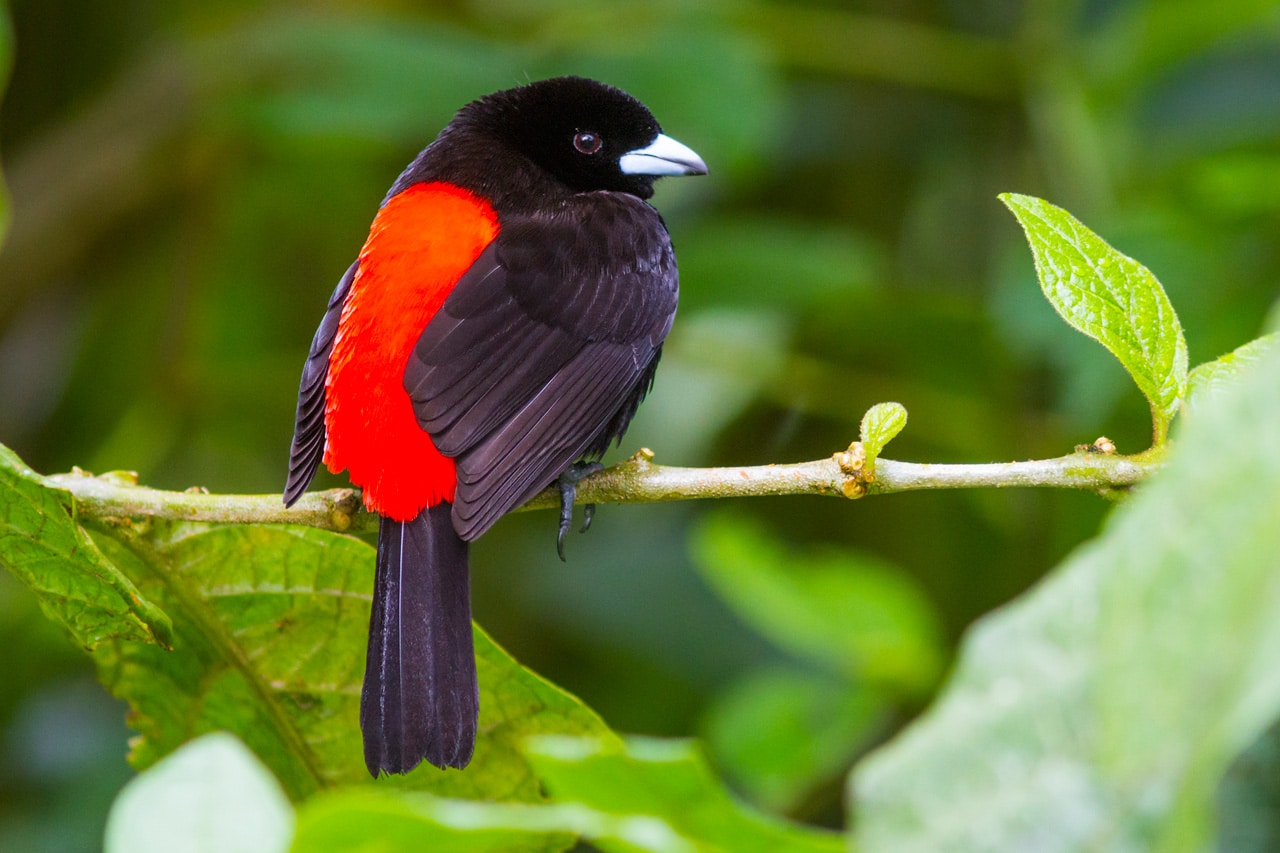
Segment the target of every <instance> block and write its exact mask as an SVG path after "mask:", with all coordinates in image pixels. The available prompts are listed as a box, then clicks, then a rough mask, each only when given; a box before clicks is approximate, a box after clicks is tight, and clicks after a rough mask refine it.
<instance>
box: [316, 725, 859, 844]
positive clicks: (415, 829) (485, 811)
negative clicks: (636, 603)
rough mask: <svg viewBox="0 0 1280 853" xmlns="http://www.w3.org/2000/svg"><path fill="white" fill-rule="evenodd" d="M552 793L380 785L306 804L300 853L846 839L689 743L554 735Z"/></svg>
mask: <svg viewBox="0 0 1280 853" xmlns="http://www.w3.org/2000/svg"><path fill="white" fill-rule="evenodd" d="M528 752H529V757H530V760H531V761H532V762H533V763H534V766H535V767H536V768H537V771H538V775H539V776H540V777H541V778H543V779H544V780H545V781H546V785H547V790H548V792H549V793H550V794H551V798H552V802H550V803H547V804H545V805H530V804H521V803H478V802H468V801H463V800H450V799H443V798H440V797H435V796H430V795H425V794H415V793H405V792H390V791H385V790H383V791H374V790H369V789H367V788H366V789H362V790H346V791H341V792H338V793H336V794H331V795H323V796H320V797H317V798H315V799H313V800H310V801H308V802H307V803H306V804H304V805H303V807H302V809H301V810H300V812H299V816H298V833H297V838H296V841H295V843H294V847H293V853H344V851H364V850H373V849H376V850H387V851H391V850H432V851H446V852H447V851H458V853H470V851H503V852H504V853H506V851H524V850H530V851H533V850H564V849H567V848H568V847H570V846H572V845H573V844H574V842H575V840H576V839H578V838H581V839H582V840H584V841H587V842H589V843H590V844H591V845H592V846H593V848H597V849H600V850H604V851H615V850H616V851H627V853H635V851H653V853H681V851H690V853H693V851H724V853H731V851H732V853H751V851H757V850H758V851H769V853H774V851H777V853H817V851H831V852H832V853H834V851H837V850H842V849H843V843H842V841H841V839H840V837H839V836H837V835H835V834H834V833H831V832H826V831H822V830H816V829H812V828H809V827H804V826H800V825H797V824H791V823H788V822H786V821H783V820H778V819H776V818H770V817H767V816H765V815H761V814H758V813H756V812H754V811H752V810H751V809H749V808H747V807H745V806H743V805H742V804H741V803H739V802H737V801H736V800H734V799H733V797H731V796H730V795H729V794H728V793H727V792H726V791H725V789H724V788H723V786H721V785H720V783H719V782H718V781H716V779H715V778H714V777H713V775H712V774H711V771H710V770H709V769H708V768H707V765H706V762H705V761H704V760H703V759H702V756H701V755H700V754H699V753H698V751H697V750H696V749H695V748H694V747H693V746H692V744H690V743H688V742H684V741H658V740H647V739H634V740H631V741H628V742H627V743H626V744H625V745H624V744H623V743H622V742H621V741H618V740H617V739H616V738H606V739H601V738H592V737H567V736H544V737H539V738H534V739H533V740H532V741H530V743H529V744H528Z"/></svg>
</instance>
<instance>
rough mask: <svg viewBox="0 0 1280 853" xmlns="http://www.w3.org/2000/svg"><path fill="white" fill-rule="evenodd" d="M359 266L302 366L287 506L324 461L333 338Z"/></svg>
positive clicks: (350, 271)
mask: <svg viewBox="0 0 1280 853" xmlns="http://www.w3.org/2000/svg"><path fill="white" fill-rule="evenodd" d="M358 266H359V264H358V263H355V264H352V265H351V266H350V267H348V268H347V272H346V274H344V275H343V276H342V279H341V280H340V281H339V282H338V286H337V288H335V289H334V291H333V296H331V297H329V307H328V308H326V309H325V312H324V317H323V318H322V319H321V320H320V327H319V328H318V329H316V335H315V337H314V338H312V339H311V351H310V352H309V353H308V354H307V360H306V362H305V363H304V364H303V365H302V382H301V384H300V385H299V387H298V413H297V416H296V417H295V419H294V424H293V445H292V446H291V447H290V448H289V479H288V481H287V482H286V483H285V487H284V502H285V505H286V506H293V504H294V503H295V502H296V501H297V500H298V498H300V497H302V493H303V492H305V491H306V490H307V486H309V485H310V484H311V478H312V477H314V476H315V474H316V468H317V467H319V465H320V460H321V459H322V458H323V457H324V440H325V433H324V405H325V390H324V386H325V378H326V377H327V376H328V374H329V352H330V351H331V350H332V349H333V338H334V335H336V334H337V333H338V320H339V319H340V318H341V316H342V303H343V302H345V301H346V299H347V293H348V292H349V291H350V290H351V282H352V280H354V279H355V275H356V269H357V267H358Z"/></svg>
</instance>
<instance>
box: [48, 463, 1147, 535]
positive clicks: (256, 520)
mask: <svg viewBox="0 0 1280 853" xmlns="http://www.w3.org/2000/svg"><path fill="white" fill-rule="evenodd" d="M856 446H857V445H855V447H856ZM1159 466H1160V461H1159V459H1157V458H1153V457H1152V456H1149V455H1139V456H1120V455H1117V454H1114V453H1100V452H1093V451H1090V450H1080V451H1077V452H1075V453H1072V454H1069V455H1067V456H1059V457H1057V458H1054V459H1036V460H1030V461H1026V462H990V463H985V464H976V465H942V464H929V463H919V462H897V461H894V460H892V459H878V460H876V461H875V467H874V470H873V471H872V470H867V469H865V468H864V467H863V466H862V464H861V462H860V461H857V456H856V454H851V453H850V452H849V451H845V452H842V453H837V454H835V455H834V456H833V457H832V458H831V459H818V460H815V461H813V462H799V463H795V464H790V465H756V466H749V467H742V468H679V467H675V466H669V465H657V464H655V463H654V462H653V453H652V451H649V450H641V451H640V452H639V453H637V454H636V455H635V456H633V457H631V458H630V459H628V460H626V461H625V462H622V463H620V464H618V465H615V466H613V467H612V468H608V469H606V470H604V471H601V472H600V473H598V474H594V475H592V476H590V477H587V478H586V479H584V480H583V481H582V482H581V483H580V484H579V485H578V501H579V502H580V503H656V502H659V501H678V500H694V499H700V498H729V497H762V496H765V495H829V496H832V497H844V498H859V497H862V496H864V495H885V494H892V493H894V492H906V491H915V490H919V489H962V488H1008V487H1011V486H1023V487H1027V486H1040V487H1049V488H1065V489H1086V490H1089V491H1096V492H1109V491H1113V490H1116V489H1125V488H1128V487H1129V486H1132V485H1134V484H1136V483H1138V482H1140V481H1141V480H1143V479H1144V478H1145V477H1147V476H1149V475H1150V474H1152V473H1154V471H1155V470H1156V469H1158V468H1159ZM46 480H47V481H48V482H49V484H50V485H53V486H56V487H57V488H61V489H65V490H66V491H68V492H70V493H71V495H72V496H73V497H74V498H75V499H76V504H77V509H78V511H79V512H81V513H82V514H84V515H88V516H93V517H96V518H102V519H113V518H118V519H122V520H123V519H146V518H165V519H170V520H180V521H204V522H220V523H230V524H237V523H238V524H301V525H306V526H308V527H319V528H324V529H327V530H338V531H361V530H372V529H374V526H375V520H374V517H373V516H372V515H371V514H370V513H368V512H365V511H364V510H363V509H362V508H361V506H360V497H359V492H358V491H356V490H354V489H330V490H328V491H323V492H310V493H308V494H306V495H304V496H303V497H302V499H301V500H299V501H298V502H297V503H296V504H294V505H293V506H292V507H288V508H286V507H285V506H284V504H283V503H282V502H281V499H280V497H279V495H211V494H207V493H205V492H203V491H201V490H188V491H185V492H166V491H161V490H159V489H150V488H147V487H145V486H139V485H138V484H137V478H136V476H134V475H131V474H128V473H123V472H112V473H108V474H103V475H102V476H100V477H95V476H92V475H90V474H88V473H86V472H84V471H79V470H77V471H73V472H72V473H70V474H57V475H54V476H51V477H47V478H46ZM558 502H559V496H558V493H557V492H556V491H555V489H554V488H551V489H548V490H546V491H544V492H543V493H542V494H540V495H538V496H537V497H535V498H534V499H533V500H531V501H529V503H527V504H525V505H524V506H523V507H521V510H526V509H550V508H554V507H556V506H558V505H559V503H558Z"/></svg>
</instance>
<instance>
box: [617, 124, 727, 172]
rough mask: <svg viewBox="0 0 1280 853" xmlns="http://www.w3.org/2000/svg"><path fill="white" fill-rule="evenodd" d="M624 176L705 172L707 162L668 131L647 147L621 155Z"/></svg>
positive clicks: (620, 164) (619, 159) (660, 134)
mask: <svg viewBox="0 0 1280 853" xmlns="http://www.w3.org/2000/svg"><path fill="white" fill-rule="evenodd" d="M618 168H619V169H621V170H622V173H623V174H624V175H653V176H654V177H662V176H664V175H668V176H669V175H705V174H706V173H707V164H706V163H704V162H702V158H701V157H699V156H698V155H697V154H695V153H694V151H693V149H692V148H690V147H689V146H687V145H684V144H682V143H679V142H676V141H675V140H674V139H672V138H671V137H670V136H667V135H666V134H665V133H659V134H658V138H657V139H655V140H653V142H650V143H649V144H648V145H646V146H645V147H644V148H637V149H635V150H634V151H628V152H627V153H626V154H623V155H622V156H621V157H619V158H618Z"/></svg>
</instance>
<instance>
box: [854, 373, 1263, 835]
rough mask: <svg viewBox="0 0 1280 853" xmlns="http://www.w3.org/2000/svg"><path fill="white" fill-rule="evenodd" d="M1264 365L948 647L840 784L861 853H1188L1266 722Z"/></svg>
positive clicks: (1199, 415)
mask: <svg viewBox="0 0 1280 853" xmlns="http://www.w3.org/2000/svg"><path fill="white" fill-rule="evenodd" d="M1278 387H1280V353H1272V354H1271V355H1270V356H1268V357H1267V358H1266V359H1265V361H1264V362H1263V363H1262V364H1259V365H1258V366H1257V369H1256V370H1254V371H1251V373H1250V374H1249V375H1248V376H1247V377H1244V378H1243V380H1242V381H1241V383H1240V385H1239V386H1238V387H1236V388H1233V389H1231V390H1230V391H1229V392H1227V393H1224V394H1222V395H1221V396H1220V397H1217V398H1215V399H1213V400H1212V401H1211V402H1210V403H1209V404H1206V405H1205V406H1203V407H1202V408H1201V409H1199V410H1197V412H1196V417H1195V418H1193V419H1191V420H1189V421H1188V422H1187V424H1186V430H1185V433H1184V435H1183V436H1182V437H1181V438H1180V440H1179V442H1178V445H1177V447H1176V448H1175V449H1174V452H1173V454H1172V455H1171V457H1170V460H1169V463H1168V467H1167V468H1166V469H1165V470H1164V471H1163V472H1162V473H1161V474H1160V476H1159V477H1157V478H1155V479H1153V480H1152V481H1151V482H1150V483H1149V484H1147V485H1145V486H1144V487H1143V489H1142V490H1141V491H1140V492H1139V493H1138V494H1137V495H1135V497H1134V498H1133V499H1132V500H1130V501H1128V502H1126V503H1125V504H1123V505H1121V506H1120V507H1119V508H1118V509H1117V511H1116V512H1115V514H1114V515H1113V516H1112V518H1111V520H1110V522H1109V523H1108V525H1107V527H1106V529H1105V531H1104V533H1103V535H1102V536H1101V537H1100V538H1099V539H1097V540H1096V541H1094V542H1092V543H1090V544H1087V545H1085V546H1083V547H1082V548H1080V549H1079V550H1078V551H1077V552H1076V553H1075V554H1074V555H1073V556H1072V557H1071V558H1070V559H1069V560H1068V561H1067V562H1066V563H1065V564H1064V565H1062V566H1061V567H1060V568H1058V569H1057V570H1055V571H1054V572H1053V573H1052V574H1051V576H1050V577H1049V578H1048V579H1047V580H1046V581H1045V582H1043V583H1042V584H1041V585H1040V586H1039V587H1037V588H1036V589H1035V590H1033V591H1032V592H1030V593H1029V594H1027V595H1026V596H1024V597H1023V598H1022V599H1021V600H1019V601H1017V602H1015V603H1013V604H1012V605H1009V606H1008V607H1006V608H1004V609H1003V610H1001V611H999V612H997V613H995V614H993V615H991V616H989V617H987V618H985V619H984V620H982V621H981V622H980V623H979V624H978V625H977V626H976V627H975V628H974V630H973V631H972V632H971V634H970V635H969V636H968V637H967V638H966V640H965V642H964V644H963V648H962V651H961V657H960V663H959V665H958V667H957V670H956V673H955V676H954V677H953V679H952V680H951V682H950V684H949V685H948V687H947V688H946V690H945V692H944V694H943V696H942V697H941V699H940V700H939V701H938V702H937V704H936V705H935V706H934V707H933V708H932V709H930V711H929V712H928V713H926V714H925V715H924V717H923V718H921V719H920V720H919V721H917V722H916V723H915V724H914V725H913V726H912V727H911V728H910V729H908V731H907V732H906V733H905V734H904V735H903V736H901V737H899V738H898V739H897V740H895V741H894V742H892V743H891V744H890V745H889V746H888V747H886V748H884V749H883V750H881V751H880V752H878V753H876V754H874V755H872V756H871V758H870V759H869V760H867V761H865V762H864V763H863V764H862V765H861V766H860V767H859V768H858V770H857V771H856V773H855V774H854V777H853V793H854V806H855V807H856V810H857V819H856V821H855V823H856V826H857V837H858V841H859V843H860V845H861V847H860V849H863V850H866V851H875V850H894V851H913V850H921V851H923V850H938V849H949V850H976V849H983V850H1032V849H1034V850H1058V851H1072V850H1104V849H1105V850H1199V849H1204V848H1205V847H1206V846H1207V845H1208V844H1209V842H1210V840H1211V837H1212V836H1211V822H1212V813H1213V794H1214V790H1215V787H1216V786H1217V784H1218V781H1219V779H1220V778H1221V777H1222V775H1223V772H1224V770H1225V769H1226V768H1227V766H1228V765H1229V764H1230V762H1231V761H1232V760H1233V758H1235V756H1237V755H1238V754H1239V753H1240V752H1241V751H1242V750H1243V749H1244V748H1245V747H1246V746H1248V745H1249V744H1250V743H1252V742H1253V741H1254V740H1255V739H1256V738H1257V737H1258V736H1259V734H1260V733H1261V732H1262V731H1263V730H1264V729H1266V727H1267V726H1268V725H1269V724H1270V723H1271V722H1272V721H1273V720H1275V719H1276V718H1277V716H1278V715H1280V665H1277V661H1280V561H1278V560H1277V558H1276V555H1277V554H1280V524H1277V523H1276V522H1277V519H1278V518H1280V442H1277V441H1276V440H1275V433H1274V425H1275V424H1276V423H1280V395H1278V394H1276V388H1278Z"/></svg>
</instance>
